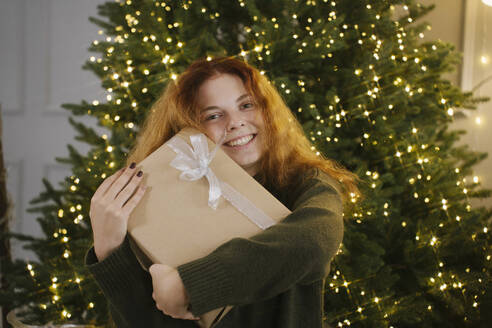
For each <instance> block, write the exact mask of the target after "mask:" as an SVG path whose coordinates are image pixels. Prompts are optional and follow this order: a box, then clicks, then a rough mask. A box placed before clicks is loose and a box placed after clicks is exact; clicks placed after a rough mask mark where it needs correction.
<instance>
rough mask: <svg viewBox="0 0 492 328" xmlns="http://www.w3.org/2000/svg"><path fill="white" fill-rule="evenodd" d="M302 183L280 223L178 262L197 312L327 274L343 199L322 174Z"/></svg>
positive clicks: (248, 300) (252, 298)
mask: <svg viewBox="0 0 492 328" xmlns="http://www.w3.org/2000/svg"><path fill="white" fill-rule="evenodd" d="M300 188H301V191H300V195H299V197H298V198H297V199H296V201H295V203H294V206H293V212H292V213H291V214H289V215H288V216H287V217H286V218H285V219H284V220H282V221H281V222H280V223H277V224H276V225H274V226H272V227H270V228H268V229H266V230H264V231H262V232H260V233H259V234H257V235H255V236H253V237H251V238H234V239H232V240H230V241H228V242H226V243H224V244H223V245H221V246H219V247H218V248H217V249H216V250H215V251H213V252H212V253H210V254H209V255H207V256H205V257H203V258H200V259H197V260H194V261H191V262H189V263H186V264H183V265H181V266H179V267H178V272H179V274H180V276H181V279H182V281H183V284H184V286H185V288H186V290H187V292H188V295H189V300H190V305H191V311H192V313H193V314H194V315H195V316H200V315H201V314H203V313H205V312H208V311H210V310H212V309H216V308H220V307H222V306H225V305H240V304H249V303H253V302H256V301H261V300H265V299H268V298H271V297H273V296H275V295H278V294H280V293H282V292H284V291H286V290H288V289H289V288H290V287H292V286H293V285H294V284H309V283H311V282H313V281H316V280H320V279H323V278H324V277H325V276H326V275H327V274H328V270H329V265H330V261H331V260H332V258H333V257H334V256H335V254H336V253H337V251H338V248H339V246H340V244H341V242H342V237H343V219H342V201H341V198H340V196H339V194H338V193H337V192H336V190H335V189H334V188H333V187H332V185H331V184H330V183H329V182H328V180H326V179H323V178H321V177H316V178H312V179H309V180H308V181H306V182H305V183H304V184H303V185H302V186H301V187H300Z"/></svg>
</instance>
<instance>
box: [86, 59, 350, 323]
mask: <svg viewBox="0 0 492 328" xmlns="http://www.w3.org/2000/svg"><path fill="white" fill-rule="evenodd" d="M185 127H193V128H195V129H198V130H199V131H201V132H203V133H205V134H206V135H207V136H208V137H209V138H211V139H212V140H214V141H215V142H216V143H218V142H219V141H220V140H225V142H223V144H221V145H220V147H221V148H222V149H223V150H224V152H225V153H226V154H227V155H228V156H230V157H231V158H232V159H233V160H234V161H235V162H236V163H237V164H238V165H240V166H241V167H242V168H243V169H244V170H245V171H246V172H247V173H249V174H250V175H251V176H253V177H254V179H256V180H257V181H258V182H260V183H261V184H262V185H263V186H264V187H265V188H266V189H267V190H268V191H269V192H271V193H272V194H273V195H274V196H275V197H276V198H277V199H278V200H280V201H281V202H282V203H283V204H284V205H285V206H286V207H287V208H289V209H290V210H291V211H292V212H291V214H289V215H288V216H286V217H285V218H284V219H283V220H282V221H280V222H279V223H277V224H275V225H273V226H271V227H269V228H267V229H265V230H263V231H261V232H260V233H258V234H256V235H254V236H252V237H250V238H233V239H231V240H229V241H227V242H226V243H224V244H222V245H220V246H219V247H218V248H216V249H215V250H214V251H213V252H211V253H210V254H208V255H207V256H204V257H202V258H199V259H196V260H193V261H191V262H188V263H184V264H182V265H179V266H178V267H177V268H172V267H169V266H165V265H162V264H154V265H152V266H151V267H150V269H149V272H150V275H149V273H147V272H145V271H143V270H142V269H141V267H140V264H139V262H138V261H137V259H136V258H135V256H134V255H133V253H132V251H131V248H130V246H129V240H128V238H127V236H126V235H125V233H124V231H126V223H127V221H128V215H129V214H128V213H131V211H132V209H133V208H134V207H135V206H136V204H137V203H138V202H139V200H140V198H141V197H142V195H143V193H144V191H145V189H143V190H140V188H139V187H138V184H140V182H139V181H140V179H139V177H140V176H141V173H139V174H140V175H139V174H136V177H135V174H134V173H135V171H136V163H138V162H140V161H141V160H143V159H144V158H145V157H147V156H148V155H149V154H151V153H152V152H153V151H154V150H155V149H157V148H158V147H160V146H161V145H162V144H163V143H164V142H166V141H167V140H169V139H170V138H171V137H172V136H174V135H175V134H176V133H178V132H179V131H180V130H181V129H183V128H185ZM224 134H225V139H224ZM130 163H132V164H131V165H130V167H129V168H128V169H126V170H124V171H120V172H118V173H117V174H115V176H111V177H109V178H108V179H106V180H105V181H104V182H103V184H102V185H101V187H100V188H98V190H97V191H96V194H95V195H94V197H93V200H92V202H91V203H93V206H92V205H91V223H92V227H93V230H94V247H93V248H91V249H90V250H89V252H88V253H87V257H86V265H87V267H88V269H89V270H90V272H91V273H92V274H93V275H94V277H95V279H96V281H97V282H98V283H99V285H100V287H101V289H102V290H103V292H104V294H105V296H106V297H107V299H108V300H109V303H110V305H111V307H110V309H111V313H112V317H113V319H114V321H115V322H116V324H117V325H118V326H120V327H195V326H196V323H195V322H194V320H196V319H198V318H199V317H200V316H201V315H203V314H205V313H207V312H209V311H211V310H214V309H221V308H223V307H225V306H227V305H233V306H234V307H233V308H232V310H230V311H229V312H227V314H225V315H224V316H223V318H222V319H221V320H220V321H219V322H218V324H217V325H215V326H214V327H216V328H226V327H236V328H241V327H248V328H254V327H258V328H260V327H261V328H263V327H282V328H284V327H287V328H288V327H313V328H321V327H322V326H323V290H324V283H325V277H326V275H327V274H328V273H329V270H330V263H331V260H332V259H333V257H334V256H335V254H336V253H337V251H338V248H339V246H340V243H341V242H342V237H343V218H342V199H343V198H344V197H345V196H346V195H347V194H348V193H351V192H353V193H355V192H357V187H356V186H355V181H356V178H355V175H354V174H352V173H350V172H349V171H347V170H345V169H343V168H342V167H340V166H338V165H337V164H336V163H335V162H334V161H332V160H329V159H326V158H323V156H317V155H316V154H315V153H314V152H313V151H311V144H310V142H309V141H308V139H307V138H306V137H305V135H304V133H303V131H302V128H301V126H300V124H299V122H298V121H297V120H296V118H295V116H294V115H293V114H292V112H291V111H290V109H289V108H288V107H287V106H286V105H285V103H284V102H283V100H282V98H281V96H280V95H279V94H278V92H277V90H276V89H275V88H274V87H273V86H272V85H271V84H270V83H269V81H268V80H267V79H266V77H264V76H263V75H262V74H260V73H259V72H258V70H256V69H255V68H253V67H251V66H250V65H248V64H247V63H245V62H243V61H240V60H237V59H234V58H217V59H214V60H210V61H209V60H205V59H202V60H198V61H196V62H194V63H192V64H191V65H190V66H189V68H188V69H187V70H186V71H185V72H184V73H183V74H181V75H180V76H179V77H178V79H177V82H176V83H174V82H171V83H169V85H168V86H167V88H166V90H165V91H164V93H163V94H162V96H161V97H160V98H159V99H158V100H157V101H156V102H155V104H154V105H153V107H152V109H151V112H150V113H149V115H148V117H147V119H146V121H145V123H144V126H143V128H142V130H141V131H140V133H139V136H138V138H137V143H136V145H135V147H134V149H133V150H132V151H131V153H130V155H129V158H128V164H130ZM124 186H131V188H130V187H128V188H127V187H124ZM122 188H123V189H124V190H123V189H122ZM129 188H130V189H132V190H134V189H139V191H140V192H136V193H135V196H134V197H132V196H129V197H130V198H129V200H128V201H127V199H128V197H124V198H125V199H122V196H121V195H125V194H128V195H130V194H131V192H130V191H129V190H126V189H129ZM120 191H121V193H120ZM125 201H127V203H126V204H130V205H126V204H125V205H121V204H124V202H125ZM164 216H165V213H164ZM135 300H138V301H137V302H135Z"/></svg>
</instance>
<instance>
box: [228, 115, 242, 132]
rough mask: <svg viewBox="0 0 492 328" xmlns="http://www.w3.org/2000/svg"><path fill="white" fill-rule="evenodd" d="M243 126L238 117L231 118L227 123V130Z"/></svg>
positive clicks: (240, 118)
mask: <svg viewBox="0 0 492 328" xmlns="http://www.w3.org/2000/svg"><path fill="white" fill-rule="evenodd" d="M244 125H245V124H244V120H243V118H242V117H241V116H240V115H235V116H231V117H230V118H229V121H228V122H227V130H228V131H230V130H232V129H237V128H239V127H241V126H244Z"/></svg>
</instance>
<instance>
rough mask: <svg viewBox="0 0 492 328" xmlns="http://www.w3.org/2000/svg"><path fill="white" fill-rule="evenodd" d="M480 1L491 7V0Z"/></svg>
mask: <svg viewBox="0 0 492 328" xmlns="http://www.w3.org/2000/svg"><path fill="white" fill-rule="evenodd" d="M482 2H483V3H484V4H486V5H487V6H490V7H492V0H482Z"/></svg>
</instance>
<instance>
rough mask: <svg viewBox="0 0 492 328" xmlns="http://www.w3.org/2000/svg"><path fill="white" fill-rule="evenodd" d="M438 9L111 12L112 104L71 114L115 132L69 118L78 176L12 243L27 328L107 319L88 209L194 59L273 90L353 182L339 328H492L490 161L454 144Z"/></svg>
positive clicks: (339, 260)
mask: <svg viewBox="0 0 492 328" xmlns="http://www.w3.org/2000/svg"><path fill="white" fill-rule="evenodd" d="M430 10H432V6H423V5H420V4H419V3H417V2H416V1H413V0H333V1H330V0H302V1H301V0H285V1H260V0H256V1H253V0H238V1H216V0H208V1H192V0H179V1H178V0H176V1H174V0H169V1H166V2H164V1H151V0H127V1H124V0H116V1H113V2H107V3H105V4H103V5H101V6H100V7H99V15H100V17H99V18H91V21H92V22H94V23H95V24H97V25H99V26H100V27H101V28H102V30H103V31H104V34H105V39H104V40H101V41H94V43H93V44H92V45H91V46H90V50H91V51H93V52H94V53H95V55H94V56H93V57H91V58H90V60H88V61H87V63H86V64H85V65H84V68H85V69H88V70H90V71H92V72H94V73H95V74H96V75H97V76H98V77H99V78H100V79H101V83H102V86H103V88H104V89H105V90H107V102H105V103H98V102H92V103H90V102H85V101H84V102H82V103H80V104H65V105H64V106H63V107H64V108H66V109H67V110H70V111H71V112H72V114H73V115H74V116H81V115H91V116H94V117H96V118H97V120H98V124H99V125H100V126H102V127H105V128H107V130H108V133H107V134H104V135H102V136H101V135H98V134H97V133H96V132H95V131H94V130H93V129H91V128H89V127H86V126H84V125H82V124H80V123H78V122H76V121H75V119H74V118H70V123H71V124H72V125H73V126H74V128H75V129H76V130H77V131H78V133H79V136H78V138H77V139H78V140H80V141H83V142H87V143H88V144H90V145H91V146H92V149H91V150H90V151H89V153H87V154H80V153H79V152H77V150H76V149H74V148H73V147H71V146H69V150H70V154H69V158H57V160H58V161H59V162H62V163H67V164H69V165H71V166H72V171H73V174H72V175H71V176H70V177H67V178H66V179H65V181H64V183H62V184H61V185H60V187H58V188H56V187H54V186H52V185H51V184H50V183H49V182H48V181H44V184H45V187H46V190H45V191H44V192H43V193H42V194H41V195H40V196H39V197H38V198H37V199H35V200H33V201H32V204H33V207H32V208H30V209H29V210H30V211H32V212H36V213H40V216H39V218H38V221H39V224H40V225H41V227H42V229H43V232H44V236H42V237H32V236H22V235H15V237H16V238H19V239H22V240H24V241H25V247H26V248H27V249H30V250H32V251H33V252H35V254H37V256H38V257H39V261H36V262H31V263H25V262H22V261H19V260H18V261H16V262H15V263H13V264H7V263H4V264H2V265H10V266H9V272H11V276H10V277H8V281H9V289H8V290H7V291H5V292H3V294H2V303H3V304H8V305H10V306H13V307H21V306H23V309H24V310H23V311H22V312H20V313H19V314H18V315H19V316H21V317H22V318H23V320H24V321H25V322H33V323H34V322H35V323H46V322H56V323H68V322H76V323H86V324H104V323H105V322H106V321H107V308H106V303H105V299H104V297H103V296H102V295H101V293H100V292H99V290H98V287H97V285H96V284H95V283H94V281H93V280H92V279H91V277H90V276H89V274H88V273H87V271H86V270H85V269H84V265H83V258H84V254H85V252H86V251H87V249H88V248H89V247H90V246H91V243H92V233H91V229H90V220H89V215H88V213H89V208H90V199H91V197H92V195H93V193H94V192H95V190H96V189H97V187H98V186H99V184H100V183H101V182H102V180H103V179H104V178H105V177H107V176H109V175H111V174H113V173H114V172H115V171H116V170H117V169H119V168H120V167H122V166H124V165H125V156H126V154H127V153H128V151H129V150H130V149H131V147H132V145H133V144H134V141H135V136H136V133H137V132H138V130H139V127H140V125H141V123H142V122H143V120H144V118H145V116H146V114H147V112H148V109H149V108H150V106H151V104H152V103H153V101H154V100H155V99H156V98H157V97H158V96H159V95H160V93H161V92H162V90H163V88H164V87H165V86H166V84H167V83H168V82H169V81H171V80H172V79H176V77H177V76H178V75H179V74H180V73H181V72H182V71H184V69H185V68H186V67H187V66H188V65H189V64H190V63H191V62H193V61H194V60H196V59H197V58H202V57H210V58H214V57H217V56H235V57H237V58H240V59H242V60H245V61H247V62H248V63H250V64H251V65H253V66H255V67H257V68H258V69H259V70H260V71H261V72H262V73H263V74H265V75H266V76H267V77H268V78H269V79H270V80H271V81H272V83H273V84H274V85H275V86H276V87H277V89H278V90H279V91H280V93H281V95H282V96H283V98H284V100H285V102H286V103H287V104H288V106H289V108H291V110H292V111H293V112H294V113H295V115H296V116H297V118H298V119H299V121H300V122H301V123H302V125H303V127H304V130H305V133H306V135H307V136H309V138H310V140H311V141H312V143H313V151H314V152H319V153H322V154H324V155H325V156H327V157H328V158H333V159H335V160H337V161H338V162H340V163H341V164H343V165H344V166H346V167H347V168H349V169H350V170H352V171H353V172H356V173H357V174H358V175H359V176H360V178H361V183H360V189H361V191H362V197H359V195H354V194H353V195H351V196H352V197H351V200H350V201H349V204H348V206H347V207H346V210H345V218H346V226H345V236H344V241H343V244H342V247H341V249H340V253H339V254H338V256H337V257H336V258H335V260H334V263H333V265H332V271H331V273H330V275H329V276H328V277H327V279H326V290H325V319H326V321H327V322H328V323H329V324H330V325H332V326H334V327H348V326H355V327H399V328H400V327H483V326H485V323H486V322H487V321H489V322H490V320H491V319H492V314H491V313H490V312H491V311H490V309H491V308H492V296H491V287H492V286H491V269H492V268H491V263H492V261H491V256H492V251H491V247H490V242H491V235H490V232H489V230H488V227H487V225H488V224H490V223H488V222H489V218H490V217H491V215H492V214H491V212H490V210H488V209H486V208H479V207H474V206H472V204H471V200H472V199H474V198H484V197H489V196H490V191H489V190H485V189H483V188H482V187H481V186H480V182H479V181H478V179H477V178H476V177H473V166H474V165H475V164H476V163H478V162H479V161H481V160H483V159H484V158H485V157H486V154H482V153H476V152H473V151H471V150H470V149H468V147H466V146H458V145H457V141H458V140H459V138H460V135H462V134H463V133H465V132H464V131H452V130H450V129H449V128H450V124H451V123H452V122H453V120H455V119H456V118H458V117H459V114H460V112H461V111H463V110H472V109H474V106H475V105H476V104H477V103H478V102H480V101H483V100H484V99H477V98H474V97H473V95H472V94H471V93H467V92H463V91H461V90H460V89H459V88H457V87H456V86H453V85H452V84H451V83H450V82H449V81H447V80H446V79H444V78H443V77H442V74H443V73H445V72H450V71H453V70H454V69H456V65H457V64H458V63H459V54H457V53H456V52H455V50H454V47H453V46H452V45H450V44H446V43H443V42H423V41H422V40H421V38H423V35H424V32H425V30H426V28H427V24H425V23H421V22H420V21H421V18H422V16H424V15H425V14H426V13H427V12H428V11H430Z"/></svg>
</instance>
